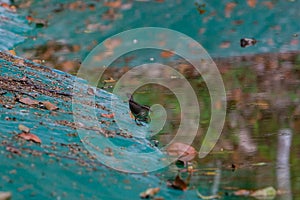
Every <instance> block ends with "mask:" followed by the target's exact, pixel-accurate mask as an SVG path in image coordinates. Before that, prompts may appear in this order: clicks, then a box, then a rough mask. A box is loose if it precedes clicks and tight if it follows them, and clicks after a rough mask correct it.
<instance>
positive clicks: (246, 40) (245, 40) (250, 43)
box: [241, 38, 257, 48]
mask: <svg viewBox="0 0 300 200" xmlns="http://www.w3.org/2000/svg"><path fill="white" fill-rule="evenodd" d="M256 43H257V40H256V39H254V38H242V39H241V47H243V48H245V47H248V46H253V45H255V44H256Z"/></svg>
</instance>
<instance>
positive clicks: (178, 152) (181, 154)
mask: <svg viewBox="0 0 300 200" xmlns="http://www.w3.org/2000/svg"><path fill="white" fill-rule="evenodd" d="M167 153H168V154H169V155H170V156H177V157H178V160H180V161H182V162H184V163H185V164H186V162H189V161H191V160H193V159H194V158H195V156H196V155H197V151H196V150H195V148H194V147H192V146H190V145H187V144H184V143H180V142H175V143H172V144H170V145H169V146H168V148H167Z"/></svg>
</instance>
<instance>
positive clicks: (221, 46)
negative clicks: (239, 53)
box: [219, 41, 231, 49]
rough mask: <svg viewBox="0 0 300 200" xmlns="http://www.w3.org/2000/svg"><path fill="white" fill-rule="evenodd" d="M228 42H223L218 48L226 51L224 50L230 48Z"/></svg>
mask: <svg viewBox="0 0 300 200" xmlns="http://www.w3.org/2000/svg"><path fill="white" fill-rule="evenodd" d="M230 45H231V44H230V42H229V41H223V42H222V43H221V44H220V45H219V47H220V48H222V49H226V48H229V47H230Z"/></svg>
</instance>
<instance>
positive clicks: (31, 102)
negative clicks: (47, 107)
mask: <svg viewBox="0 0 300 200" xmlns="http://www.w3.org/2000/svg"><path fill="white" fill-rule="evenodd" d="M18 101H19V102H20V103H23V104H26V105H29V106H32V105H37V104H39V101H37V100H33V99H30V98H29V97H26V98H21V99H19V100H18Z"/></svg>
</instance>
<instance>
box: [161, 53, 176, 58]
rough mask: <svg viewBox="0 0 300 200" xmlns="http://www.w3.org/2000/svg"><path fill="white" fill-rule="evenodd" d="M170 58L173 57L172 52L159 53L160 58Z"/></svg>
mask: <svg viewBox="0 0 300 200" xmlns="http://www.w3.org/2000/svg"><path fill="white" fill-rule="evenodd" d="M172 56H174V53H173V52H172V51H162V52H161V53H160V57H162V58H170V57H172Z"/></svg>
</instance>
